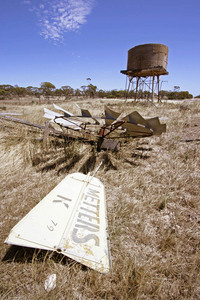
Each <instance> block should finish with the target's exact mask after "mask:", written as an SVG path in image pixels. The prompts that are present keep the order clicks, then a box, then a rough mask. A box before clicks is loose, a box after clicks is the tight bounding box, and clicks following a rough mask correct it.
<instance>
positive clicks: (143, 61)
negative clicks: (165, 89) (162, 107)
mask: <svg viewBox="0 0 200 300" xmlns="http://www.w3.org/2000/svg"><path fill="white" fill-rule="evenodd" d="M167 61H168V47H167V46H165V45H163V44H144V45H138V46H136V47H134V48H131V49H130V50H129V51H128V61H127V70H122V71H121V73H122V74H125V75H126V76H127V78H128V80H129V84H128V87H127V86H126V89H127V91H129V90H130V87H131V85H132V89H133V90H134V91H135V100H136V99H137V97H138V91H139V90H142V91H143V90H144V89H145V90H148V91H149V92H150V93H151V96H152V101H153V98H154V91H155V90H156V89H157V95H158V101H160V97H159V92H160V76H161V75H168V72H167Z"/></svg>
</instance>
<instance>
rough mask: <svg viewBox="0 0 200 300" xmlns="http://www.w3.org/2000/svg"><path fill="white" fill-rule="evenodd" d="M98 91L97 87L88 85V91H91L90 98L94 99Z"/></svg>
mask: <svg viewBox="0 0 200 300" xmlns="http://www.w3.org/2000/svg"><path fill="white" fill-rule="evenodd" d="M96 90H97V86H96V85H93V84H91V83H90V84H88V91H89V95H90V98H94V96H95V93H96Z"/></svg>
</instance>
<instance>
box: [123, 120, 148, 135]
mask: <svg viewBox="0 0 200 300" xmlns="http://www.w3.org/2000/svg"><path fill="white" fill-rule="evenodd" d="M122 128H123V129H126V130H127V135H129V136H132V137H133V136H145V135H147V136H150V135H152V134H153V131H152V130H151V129H149V128H145V127H144V126H140V125H136V124H132V123H129V122H125V123H124V124H122Z"/></svg>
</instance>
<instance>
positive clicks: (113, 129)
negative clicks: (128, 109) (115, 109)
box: [103, 121, 125, 137]
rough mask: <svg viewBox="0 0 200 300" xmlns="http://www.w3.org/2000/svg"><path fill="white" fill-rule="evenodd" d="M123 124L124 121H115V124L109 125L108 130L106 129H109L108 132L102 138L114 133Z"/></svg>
mask: <svg viewBox="0 0 200 300" xmlns="http://www.w3.org/2000/svg"><path fill="white" fill-rule="evenodd" d="M124 123H125V121H117V122H116V123H114V124H111V125H110V126H109V127H110V128H107V129H109V132H108V133H106V134H105V135H104V136H103V137H106V136H108V135H109V134H110V133H111V132H113V131H115V130H116V129H117V128H119V127H120V126H122V124H124Z"/></svg>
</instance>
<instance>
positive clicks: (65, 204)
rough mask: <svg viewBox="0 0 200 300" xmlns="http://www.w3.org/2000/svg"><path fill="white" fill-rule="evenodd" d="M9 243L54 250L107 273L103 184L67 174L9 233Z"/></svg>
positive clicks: (90, 178)
mask: <svg viewBox="0 0 200 300" xmlns="http://www.w3.org/2000/svg"><path fill="white" fill-rule="evenodd" d="M5 242H6V243H8V244H14V245H19V246H26V247H33V248H39V249H46V250H52V251H57V252H59V253H62V254H63V255H66V256H68V257H70V258H72V259H74V260H76V261H78V262H80V263H82V264H84V265H86V266H88V267H90V268H92V269H94V270H97V271H99V272H102V273H108V272H109V269H110V251H109V245H108V236H107V217H106V204H105V193H104V186H103V184H102V183H101V182H100V181H99V180H98V179H97V178H94V177H91V176H90V175H89V174H88V175H84V174H81V173H74V174H71V175H68V176H66V177H65V179H63V181H62V182H61V183H60V184H58V185H57V186H56V187H55V188H54V189H53V190H52V191H51V192H50V193H49V194H48V195H47V196H46V197H45V198H44V199H43V200H42V201H41V202H40V203H39V204H38V205H36V206H35V207H34V208H33V209H32V210H31V211H30V212H29V213H28V214H27V215H26V216H25V217H24V218H23V219H22V220H21V221H20V222H19V223H18V224H17V225H16V226H15V227H14V228H13V229H12V230H11V232H10V234H9V236H8V238H7V239H6V241H5Z"/></svg>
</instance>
